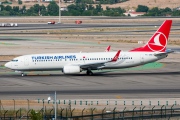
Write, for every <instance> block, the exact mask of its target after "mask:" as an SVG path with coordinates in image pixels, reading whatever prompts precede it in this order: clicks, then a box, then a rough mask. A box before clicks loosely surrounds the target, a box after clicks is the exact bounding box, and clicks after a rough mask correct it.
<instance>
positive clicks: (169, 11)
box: [136, 5, 180, 16]
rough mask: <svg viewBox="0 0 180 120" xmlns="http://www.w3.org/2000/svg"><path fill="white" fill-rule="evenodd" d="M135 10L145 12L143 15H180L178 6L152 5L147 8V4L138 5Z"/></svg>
mask: <svg viewBox="0 0 180 120" xmlns="http://www.w3.org/2000/svg"><path fill="white" fill-rule="evenodd" d="M136 12H146V14H144V16H180V10H179V9H178V8H174V9H170V8H169V7H166V8H158V7H154V8H152V9H149V8H148V7H147V6H144V5H138V7H137V9H136Z"/></svg>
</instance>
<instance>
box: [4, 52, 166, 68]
mask: <svg viewBox="0 0 180 120" xmlns="http://www.w3.org/2000/svg"><path fill="white" fill-rule="evenodd" d="M154 53H155V52H121V53H120V55H119V57H118V60H117V61H116V62H107V63H105V64H103V65H95V66H93V65H92V63H95V64H96V63H100V62H105V61H109V60H111V59H112V58H113V57H114V55H115V54H116V52H95V53H56V54H32V55H24V56H20V57H17V58H14V59H13V60H12V61H10V62H8V63H6V65H5V66H6V67H8V68H10V69H12V70H16V71H45V70H63V68H64V66H81V65H84V64H88V63H90V64H91V66H89V67H90V68H91V70H96V69H119V68H127V67H134V66H138V65H143V64H146V63H150V62H154V61H157V60H159V59H162V58H165V57H167V55H162V56H154ZM81 69H82V70H86V67H84V66H83V67H82V68H81Z"/></svg>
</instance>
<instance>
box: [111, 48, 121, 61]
mask: <svg viewBox="0 0 180 120" xmlns="http://www.w3.org/2000/svg"><path fill="white" fill-rule="evenodd" d="M120 52H121V50H118V51H117V53H116V55H115V56H114V58H113V59H112V60H111V62H116V61H117V60H118V57H119V55H120Z"/></svg>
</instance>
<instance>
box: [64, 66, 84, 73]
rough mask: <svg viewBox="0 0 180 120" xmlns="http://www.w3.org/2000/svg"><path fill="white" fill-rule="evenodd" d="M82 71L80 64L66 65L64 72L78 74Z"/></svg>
mask: <svg viewBox="0 0 180 120" xmlns="http://www.w3.org/2000/svg"><path fill="white" fill-rule="evenodd" d="M80 72H81V68H80V67H79V66H64V68H63V73H64V74H75V73H76V74H77V73H80Z"/></svg>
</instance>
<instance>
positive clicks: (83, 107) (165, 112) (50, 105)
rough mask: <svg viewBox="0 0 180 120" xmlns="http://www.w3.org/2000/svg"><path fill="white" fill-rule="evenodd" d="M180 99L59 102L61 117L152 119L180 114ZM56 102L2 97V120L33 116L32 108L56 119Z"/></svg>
mask: <svg viewBox="0 0 180 120" xmlns="http://www.w3.org/2000/svg"><path fill="white" fill-rule="evenodd" d="M178 102H179V101H176V100H171V101H165V102H162V101H145V102H144V101H141V100H140V101H136V100H134V101H130V100H129V101H124V100H119V101H117V100H109V101H106V100H104V101H97V100H96V101H95V100H94V101H93V100H89V101H88V100H61V101H60V100H59V101H57V119H58V120H59V119H139V118H140V119H152V118H170V117H180V106H179V104H178ZM54 104H55V103H54V102H49V101H45V100H28V99H27V100H24V101H22V100H14V99H13V100H7V101H5V100H4V101H3V100H0V120H6V119H7V120H16V119H22V120H25V119H26V120H28V119H31V110H32V109H34V110H36V112H37V113H40V114H41V117H42V119H45V120H49V119H52V118H54V114H55V109H54ZM154 104H156V105H154ZM163 104H164V105H163ZM171 104H173V105H171ZM87 106H88V107H87Z"/></svg>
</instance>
